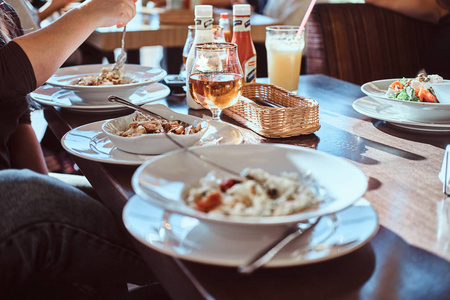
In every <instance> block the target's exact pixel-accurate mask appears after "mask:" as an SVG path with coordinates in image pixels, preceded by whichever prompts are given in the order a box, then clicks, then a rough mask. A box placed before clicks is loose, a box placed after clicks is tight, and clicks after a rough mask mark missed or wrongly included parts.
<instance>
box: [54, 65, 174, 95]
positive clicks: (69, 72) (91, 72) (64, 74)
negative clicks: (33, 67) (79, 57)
mask: <svg viewBox="0 0 450 300" xmlns="http://www.w3.org/2000/svg"><path fill="white" fill-rule="evenodd" d="M113 66H114V65H103V64H92V65H80V66H72V67H66V68H60V69H59V70H58V71H56V72H55V74H53V75H52V76H51V77H50V78H49V79H48V80H47V83H48V84H50V85H52V86H56V87H60V88H63V89H65V90H70V91H72V92H73V93H74V94H75V95H77V96H78V97H79V98H81V99H83V101H84V102H87V103H91V102H93V103H96V102H104V101H107V98H108V96H109V95H116V96H119V97H122V98H128V97H129V96H131V95H132V94H134V93H135V92H136V91H137V90H138V89H139V88H141V87H143V86H146V85H150V84H152V83H155V82H158V81H160V80H162V79H164V77H165V76H166V75H167V72H166V71H165V70H163V69H160V68H152V67H146V66H141V65H132V64H125V65H124V74H123V78H124V79H126V80H128V81H130V82H129V83H121V84H103V85H79V84H77V83H76V82H77V81H78V80H79V79H81V78H83V77H86V76H98V75H99V74H101V73H102V70H105V69H109V70H112V68H113Z"/></svg>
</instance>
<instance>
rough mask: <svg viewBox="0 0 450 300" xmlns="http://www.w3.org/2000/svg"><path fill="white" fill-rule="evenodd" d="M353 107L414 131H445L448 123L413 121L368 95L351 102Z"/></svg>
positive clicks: (372, 116)
mask: <svg viewBox="0 0 450 300" xmlns="http://www.w3.org/2000/svg"><path fill="white" fill-rule="evenodd" d="M353 109H354V110H356V111H357V112H359V113H360V114H363V115H365V116H368V117H371V118H374V119H378V120H382V121H386V122H389V123H390V124H392V125H395V126H398V127H401V128H405V129H409V130H415V131H424V132H433V133H447V132H450V124H442V123H424V122H414V121H410V120H408V119H406V118H405V117H404V116H402V115H400V114H399V113H398V112H397V111H396V110H395V109H394V108H393V107H392V106H391V105H389V104H383V103H380V102H379V101H377V100H374V99H372V98H370V97H367V96H366V97H362V98H359V99H357V100H355V101H354V102H353Z"/></svg>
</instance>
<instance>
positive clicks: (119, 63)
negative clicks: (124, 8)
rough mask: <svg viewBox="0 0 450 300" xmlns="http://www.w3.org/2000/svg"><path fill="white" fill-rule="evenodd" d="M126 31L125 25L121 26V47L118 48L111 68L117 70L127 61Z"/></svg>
mask: <svg viewBox="0 0 450 300" xmlns="http://www.w3.org/2000/svg"><path fill="white" fill-rule="evenodd" d="M126 31H127V26H124V27H123V32H122V48H121V50H120V54H119V56H117V60H116V63H115V64H114V67H113V70H114V71H118V70H121V69H122V68H123V66H124V65H125V62H126V61H127V53H126V52H125V33H126Z"/></svg>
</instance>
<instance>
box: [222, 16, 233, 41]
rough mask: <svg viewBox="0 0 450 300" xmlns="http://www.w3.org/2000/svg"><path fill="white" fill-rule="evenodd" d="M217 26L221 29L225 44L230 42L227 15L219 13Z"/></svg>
mask: <svg viewBox="0 0 450 300" xmlns="http://www.w3.org/2000/svg"><path fill="white" fill-rule="evenodd" d="M219 26H220V27H222V31H223V35H224V37H225V42H227V43H229V42H231V31H230V21H229V20H228V13H220V19H219Z"/></svg>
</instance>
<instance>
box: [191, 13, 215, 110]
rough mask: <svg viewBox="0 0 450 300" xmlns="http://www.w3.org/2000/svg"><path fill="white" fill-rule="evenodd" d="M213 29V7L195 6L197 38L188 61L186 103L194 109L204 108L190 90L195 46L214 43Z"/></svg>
mask: <svg viewBox="0 0 450 300" xmlns="http://www.w3.org/2000/svg"><path fill="white" fill-rule="evenodd" d="M212 29H213V7H212V6H211V5H197V6H195V37H194V42H193V43H192V47H191V50H189V55H188V58H187V60H186V101H187V105H188V106H189V107H190V108H193V109H202V108H203V106H201V105H200V104H198V103H197V102H195V100H194V99H192V96H191V92H190V90H189V76H190V75H191V68H192V61H193V60H194V51H195V45H197V44H200V43H212V42H214V35H213V31H212Z"/></svg>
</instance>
